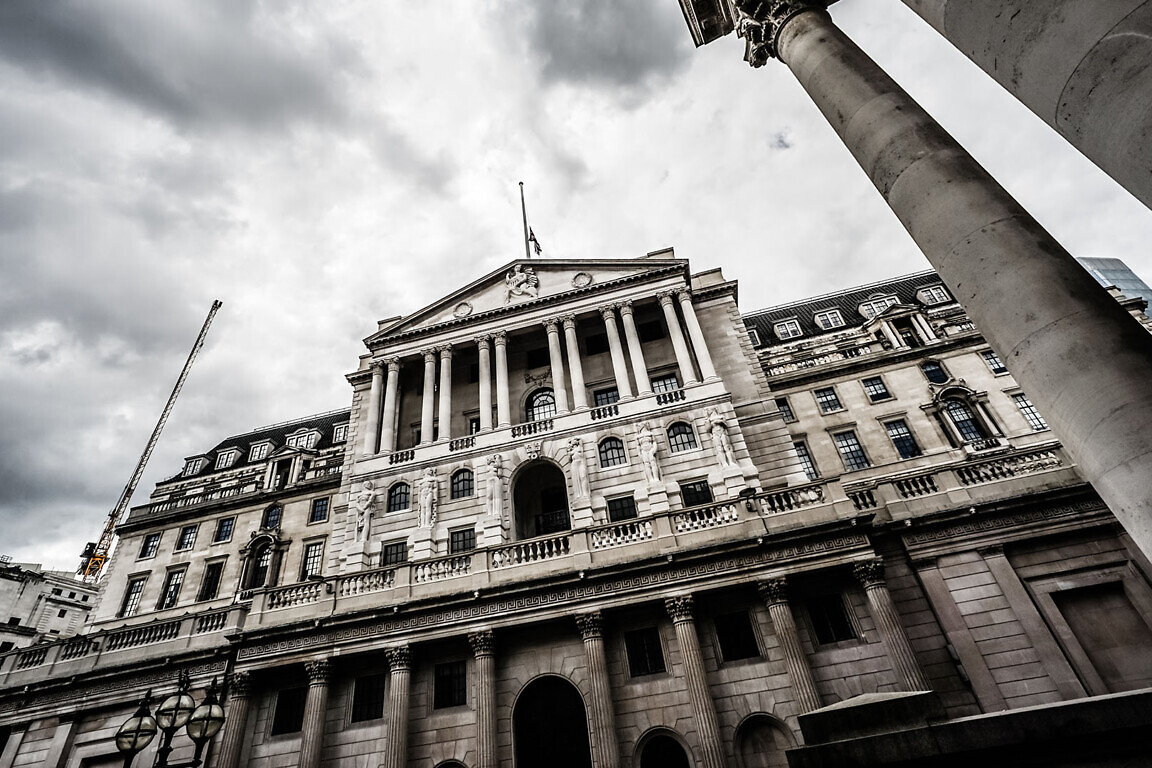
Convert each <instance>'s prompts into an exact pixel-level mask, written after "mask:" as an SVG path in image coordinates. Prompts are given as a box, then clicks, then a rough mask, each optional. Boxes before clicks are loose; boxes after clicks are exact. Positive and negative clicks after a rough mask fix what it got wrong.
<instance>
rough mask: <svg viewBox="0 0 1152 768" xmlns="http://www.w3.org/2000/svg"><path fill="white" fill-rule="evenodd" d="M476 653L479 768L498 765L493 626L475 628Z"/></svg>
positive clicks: (471, 641) (470, 638)
mask: <svg viewBox="0 0 1152 768" xmlns="http://www.w3.org/2000/svg"><path fill="white" fill-rule="evenodd" d="M468 643H469V644H470V645H471V646H472V653H473V654H475V656H476V768H496V765H497V762H498V761H497V759H496V672H495V667H496V659H495V650H494V645H495V644H494V642H493V639H492V630H490V629H486V630H481V631H480V632H472V633H470V634H469V635H468Z"/></svg>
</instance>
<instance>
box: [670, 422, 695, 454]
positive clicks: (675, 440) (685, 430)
mask: <svg viewBox="0 0 1152 768" xmlns="http://www.w3.org/2000/svg"><path fill="white" fill-rule="evenodd" d="M668 447H669V448H670V449H671V451H672V453H680V452H681V451H690V450H692V449H693V448H695V447H696V434H695V433H694V432H693V431H692V427H691V425H689V424H688V423H686V422H683V421H678V422H676V423H675V424H673V425H672V426H670V427H668Z"/></svg>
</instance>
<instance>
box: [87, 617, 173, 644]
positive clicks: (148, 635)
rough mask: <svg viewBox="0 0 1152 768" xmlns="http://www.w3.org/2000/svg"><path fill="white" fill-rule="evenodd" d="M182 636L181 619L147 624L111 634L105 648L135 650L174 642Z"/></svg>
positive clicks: (108, 635)
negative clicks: (155, 644)
mask: <svg viewBox="0 0 1152 768" xmlns="http://www.w3.org/2000/svg"><path fill="white" fill-rule="evenodd" d="M179 634H180V619H175V620H174V621H164V622H158V623H156V624H145V625H143V626H139V627H126V628H125V629H118V630H114V631H112V632H109V633H108V634H107V635H106V637H107V640H105V645H104V647H105V648H107V649H108V650H109V651H119V650H122V649H124V648H135V647H136V646H138V645H150V644H152V643H163V642H165V641H167V640H172V639H173V638H175V637H176V636H177V635H179Z"/></svg>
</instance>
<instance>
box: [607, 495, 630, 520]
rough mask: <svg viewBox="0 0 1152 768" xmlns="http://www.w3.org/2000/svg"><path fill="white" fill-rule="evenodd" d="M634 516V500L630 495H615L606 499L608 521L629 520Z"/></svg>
mask: <svg viewBox="0 0 1152 768" xmlns="http://www.w3.org/2000/svg"><path fill="white" fill-rule="evenodd" d="M634 517H636V500H635V499H634V498H632V497H631V496H617V497H616V498H615V499H608V521H609V522H612V523H616V522H619V521H621V520H631V519H632V518H634Z"/></svg>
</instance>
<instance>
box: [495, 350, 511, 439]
mask: <svg viewBox="0 0 1152 768" xmlns="http://www.w3.org/2000/svg"><path fill="white" fill-rule="evenodd" d="M492 343H493V344H494V345H495V346H496V422H497V425H498V426H501V427H507V426H508V425H510V424H511V423H512V408H511V406H510V405H509V402H508V335H507V334H505V333H504V331H497V332H496V333H495V334H493V336H492Z"/></svg>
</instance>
